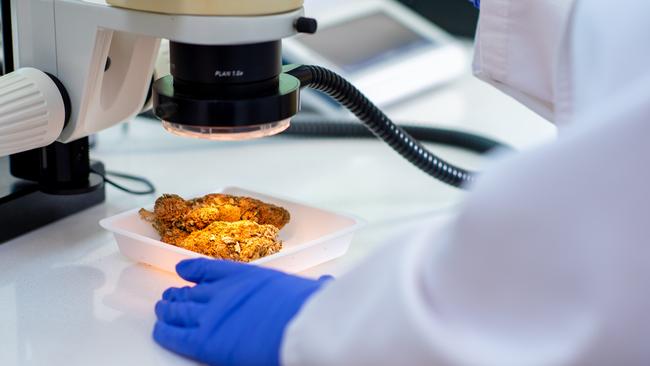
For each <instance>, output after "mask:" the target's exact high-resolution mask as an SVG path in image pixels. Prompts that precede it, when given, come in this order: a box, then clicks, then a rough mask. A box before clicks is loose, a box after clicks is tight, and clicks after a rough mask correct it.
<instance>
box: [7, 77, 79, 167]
mask: <svg viewBox="0 0 650 366" xmlns="http://www.w3.org/2000/svg"><path fill="white" fill-rule="evenodd" d="M69 111H70V100H69V98H68V95H67V93H66V92H65V89H64V88H63V86H62V85H61V83H60V82H59V81H58V80H57V79H56V78H54V77H53V76H50V75H48V74H46V73H44V72H42V71H40V70H37V69H33V68H22V69H18V70H16V71H14V72H11V73H9V74H7V75H4V76H1V77H0V157H2V156H7V155H12V154H16V153H19V152H23V151H27V150H32V149H36V148H39V147H43V146H47V145H50V144H51V143H53V142H54V141H55V140H56V139H57V138H58V137H59V135H60V134H61V131H62V130H63V127H64V125H65V123H66V121H67V118H68V116H69Z"/></svg>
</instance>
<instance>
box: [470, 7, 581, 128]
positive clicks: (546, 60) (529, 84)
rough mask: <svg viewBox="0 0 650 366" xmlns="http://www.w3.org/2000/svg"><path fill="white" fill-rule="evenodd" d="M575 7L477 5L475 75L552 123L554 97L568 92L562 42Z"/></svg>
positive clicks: (566, 64) (556, 100)
mask: <svg viewBox="0 0 650 366" xmlns="http://www.w3.org/2000/svg"><path fill="white" fill-rule="evenodd" d="M574 3H575V0H544V1H542V0H484V1H482V2H481V15H480V18H479V25H478V32H477V38H476V47H475V57H474V73H475V75H476V76H478V77H479V78H480V79H482V80H484V81H487V82H488V83H490V84H492V85H494V86H495V87H497V88H498V89H500V90H502V91H503V92H505V93H507V94H509V95H510V96H512V97H513V98H515V99H517V100H518V101H520V102H521V103H523V104H524V105H526V106H527V107H529V108H530V109H532V110H533V111H535V112H536V113H538V114H540V115H541V116H542V117H544V118H546V119H548V120H550V121H553V122H555V121H556V120H557V118H558V116H557V113H558V111H557V109H558V105H557V102H558V100H559V96H562V98H563V99H562V100H563V101H566V97H564V95H565V94H567V93H570V92H571V90H570V89H571V80H570V79H569V78H568V74H567V73H565V72H564V71H565V70H566V67H568V62H569V60H568V59H567V58H566V53H567V47H566V42H565V39H566V34H567V29H568V26H569V24H570V19H571V14H572V9H573V6H574ZM562 112H564V111H562ZM567 113H569V111H567Z"/></svg>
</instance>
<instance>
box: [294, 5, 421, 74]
mask: <svg viewBox="0 0 650 366" xmlns="http://www.w3.org/2000/svg"><path fill="white" fill-rule="evenodd" d="M298 40H299V42H301V43H302V44H303V45H305V46H307V47H308V48H310V49H312V50H313V51H314V52H316V53H318V54H319V55H321V56H322V57H324V58H326V59H327V60H329V61H330V62H332V63H333V64H335V65H337V66H338V67H340V68H341V69H343V70H344V71H346V72H354V71H357V70H359V69H362V68H365V67H367V66H369V65H371V64H374V63H377V62H381V61H383V60H386V59H389V58H391V57H393V56H395V55H396V54H400V53H406V52H409V51H411V50H413V49H417V48H420V47H422V46H424V45H428V46H430V45H432V44H433V41H431V40H430V39H428V38H425V37H423V36H422V35H420V34H419V33H417V32H415V31H413V30H411V29H409V28H408V27H406V26H404V25H403V24H402V23H400V22H399V21H397V20H396V19H394V18H392V17H390V16H389V15H387V14H386V13H384V12H376V13H372V14H370V15H366V16H363V17H361V18H355V19H353V20H349V21H346V22H343V23H339V24H336V25H333V26H330V27H326V28H324V29H321V30H319V31H318V32H317V33H316V34H314V35H301V36H299V37H298Z"/></svg>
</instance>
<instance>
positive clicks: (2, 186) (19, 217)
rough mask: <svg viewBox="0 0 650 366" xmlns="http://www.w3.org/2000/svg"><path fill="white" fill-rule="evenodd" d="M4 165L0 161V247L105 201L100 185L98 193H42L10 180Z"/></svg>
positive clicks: (97, 164)
mask: <svg viewBox="0 0 650 366" xmlns="http://www.w3.org/2000/svg"><path fill="white" fill-rule="evenodd" d="M5 160H6V159H5ZM7 163H8V162H7V161H3V159H0V244H3V243H5V242H7V241H9V240H11V239H14V238H17V237H19V236H21V235H23V234H26V233H28V232H30V231H33V230H36V229H38V228H40V227H43V226H45V225H48V224H51V223H53V222H55V221H58V220H60V219H63V218H65V217H67V216H70V215H73V214H75V213H78V212H80V211H83V210H85V209H88V208H90V207H93V206H96V205H99V204H101V203H102V202H104V201H105V199H106V190H105V186H104V185H103V184H102V185H101V187H100V188H98V189H97V190H94V191H92V192H88V193H83V194H76V195H51V194H46V193H43V192H41V191H40V190H39V187H38V185H37V184H34V183H30V182H26V181H22V180H19V179H15V178H13V177H12V176H11V175H10V174H9V170H8V164H7ZM91 165H92V168H93V169H94V170H95V171H98V172H102V173H103V172H104V165H103V164H102V163H100V162H93V163H92V164H91ZM5 168H6V169H5Z"/></svg>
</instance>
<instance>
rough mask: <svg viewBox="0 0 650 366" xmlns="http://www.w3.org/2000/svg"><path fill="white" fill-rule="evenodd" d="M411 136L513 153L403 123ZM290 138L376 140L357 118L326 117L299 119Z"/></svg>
mask: <svg viewBox="0 0 650 366" xmlns="http://www.w3.org/2000/svg"><path fill="white" fill-rule="evenodd" d="M399 126H400V127H401V128H403V129H404V131H406V132H407V133H408V134H409V135H411V136H412V137H413V138H415V139H417V140H419V141H421V142H429V143H434V144H441V145H446V146H451V147H456V148H461V149H464V150H469V151H472V152H475V153H478V154H487V153H490V152H492V151H494V150H496V149H503V150H511V148H510V147H508V146H506V145H504V144H502V143H500V142H497V141H494V140H492V139H489V138H486V137H483V136H479V135H475V134H472V133H469V132H463V131H457V130H450V129H445V128H435V127H429V126H426V127H424V126H413V125H405V124H400V125H399ZM286 135H291V136H297V137H310V138H372V139H375V138H377V137H376V136H375V135H374V134H373V133H372V132H371V131H370V130H368V128H367V127H366V126H364V125H361V124H359V121H358V120H356V119H350V120H347V119H326V118H324V117H319V116H314V117H307V118H305V117H297V118H294V119H293V121H291V127H289V129H288V130H286V131H285V132H284V133H283V136H286Z"/></svg>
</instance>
